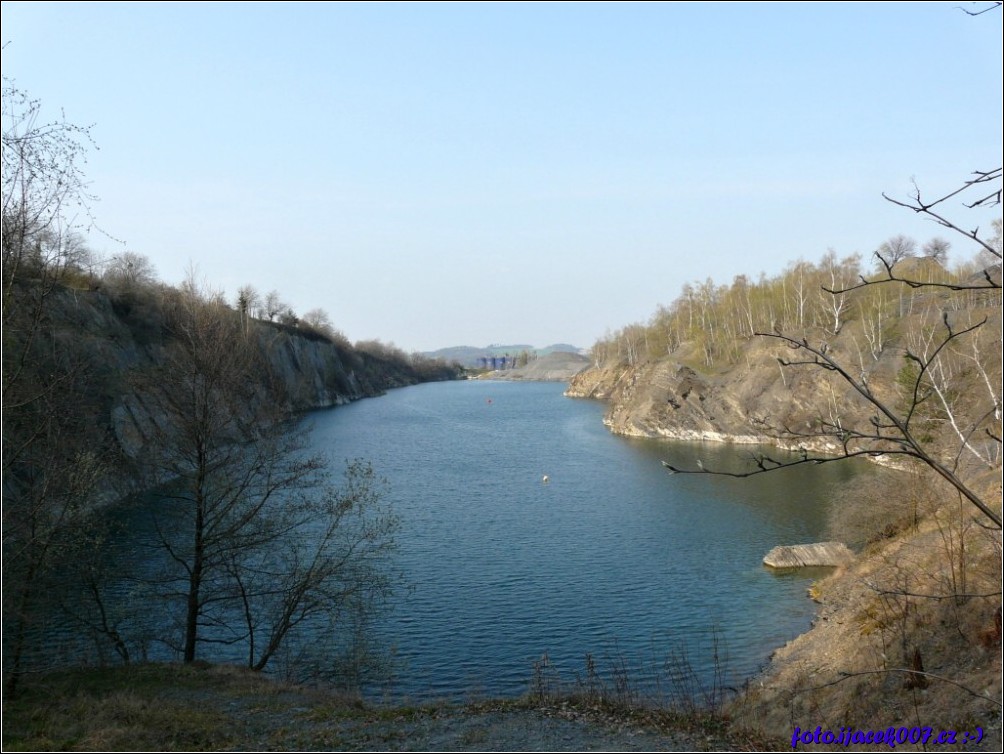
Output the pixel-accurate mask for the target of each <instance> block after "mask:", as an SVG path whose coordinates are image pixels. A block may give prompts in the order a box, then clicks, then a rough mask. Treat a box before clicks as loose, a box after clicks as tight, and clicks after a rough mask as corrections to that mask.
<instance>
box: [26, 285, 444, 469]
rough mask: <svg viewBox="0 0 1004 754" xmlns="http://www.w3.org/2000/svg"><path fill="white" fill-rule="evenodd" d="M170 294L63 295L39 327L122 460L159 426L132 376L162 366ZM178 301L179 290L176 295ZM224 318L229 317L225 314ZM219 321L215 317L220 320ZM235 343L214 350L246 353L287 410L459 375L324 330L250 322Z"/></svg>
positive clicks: (171, 337) (152, 403)
mask: <svg viewBox="0 0 1004 754" xmlns="http://www.w3.org/2000/svg"><path fill="white" fill-rule="evenodd" d="M170 295H172V294H164V295H162V296H161V297H160V298H158V297H156V296H155V295H154V292H152V291H142V292H139V293H132V294H122V293H117V294H108V293H105V292H104V291H102V290H75V289H65V290H61V291H57V292H55V293H54V294H53V295H50V296H49V298H48V302H47V306H48V307H49V308H48V311H47V315H46V317H47V318H46V321H47V322H48V323H49V327H50V328H51V329H50V333H51V337H52V339H53V341H54V342H55V343H57V344H59V346H60V347H61V349H62V357H63V358H64V359H70V360H72V361H73V362H74V368H73V374H74V375H76V379H77V380H78V381H79V382H80V383H81V384H83V385H86V390H87V393H88V397H89V400H90V401H91V402H92V404H93V405H92V409H93V421H94V422H96V423H97V424H99V425H101V426H103V427H106V428H107V433H106V437H107V438H108V440H107V441H108V442H109V444H110V445H111V446H112V447H110V448H107V449H106V450H111V451H113V452H117V453H119V454H121V456H123V457H124V458H132V459H135V458H137V457H138V456H139V455H140V454H141V453H142V448H143V446H144V444H145V441H146V439H147V438H148V437H150V436H151V435H152V434H155V433H152V432H151V431H150V430H151V429H152V428H153V427H154V426H156V425H158V424H160V423H162V421H163V420H162V417H161V416H160V409H158V408H157V404H158V401H157V400H151V398H150V396H149V392H150V389H151V386H150V384H149V381H144V380H143V379H140V378H139V377H140V376H141V375H143V374H144V373H150V372H153V371H156V370H157V369H163V368H164V367H165V365H166V364H167V363H168V361H167V360H168V354H169V353H170V351H171V349H172V348H173V347H174V344H175V342H176V340H177V338H178V331H176V330H175V328H174V327H173V326H172V314H171V307H172V305H177V304H176V302H174V303H173V304H172V301H171V299H170ZM173 295H176V294H173ZM221 316H224V317H236V316H237V315H236V313H234V312H232V311H224V313H223V315H221ZM221 322H222V320H221ZM240 335H241V339H242V342H227V341H226V340H222V341H221V343H220V345H219V347H220V348H224V349H225V348H252V349H254V350H255V351H256V353H257V354H258V355H259V356H260V360H259V362H258V363H259V364H260V365H261V369H260V372H259V373H254V374H247V375H246V379H247V381H248V382H249V383H252V384H253V383H255V382H262V383H264V382H266V381H267V382H268V383H269V386H270V389H269V390H268V391H263V392H262V395H263V396H264V395H266V394H267V395H268V396H270V397H271V398H272V399H275V398H278V400H280V401H281V405H282V406H283V407H284V408H285V409H286V410H287V411H289V412H299V411H306V410H311V409H317V408H326V407H331V406H337V405H342V404H345V403H348V402H351V401H355V400H359V399H361V398H366V397H370V396H376V395H380V394H382V393H383V392H385V391H386V390H388V389H390V388H395V387H403V386H405V385H412V384H416V383H418V382H423V381H429V380H444V379H456V378H457V377H458V376H459V374H458V370H456V369H453V368H450V367H447V366H442V365H435V364H432V363H430V364H426V365H422V366H421V367H416V366H415V365H413V364H409V363H407V362H405V361H402V360H398V359H393V358H390V357H387V358H384V357H381V356H380V355H377V354H373V353H368V352H363V351H359V350H356V349H353V348H352V347H351V346H349V345H348V344H346V343H339V342H334V341H333V340H332V339H330V338H327V337H325V336H323V335H321V334H318V333H316V332H311V331H301V330H297V329H296V328H294V327H290V326H283V325H279V324H274V323H270V322H263V321H257V320H250V321H248V322H246V323H245V325H244V326H243V327H242V328H241V330H240Z"/></svg>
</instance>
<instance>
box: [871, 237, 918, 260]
mask: <svg viewBox="0 0 1004 754" xmlns="http://www.w3.org/2000/svg"><path fill="white" fill-rule="evenodd" d="M916 251H917V242H916V241H914V240H913V239H912V238H910V237H909V236H904V235H898V236H893V237H892V238H890V239H889V240H888V241H885V242H883V244H882V245H881V246H879V247H878V250H877V251H876V252H875V256H876V257H877V258H878V260H879V264H880V265H881V266H882V267H890V268H891V267H895V266H896V265H897V264H898V263H899V262H902V261H903V260H904V259H906V258H907V257H912V256H914V255H915V253H916Z"/></svg>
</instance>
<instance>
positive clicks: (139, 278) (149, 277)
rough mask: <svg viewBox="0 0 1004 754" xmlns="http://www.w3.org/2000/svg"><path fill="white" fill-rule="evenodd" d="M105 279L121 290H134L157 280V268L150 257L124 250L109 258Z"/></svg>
mask: <svg viewBox="0 0 1004 754" xmlns="http://www.w3.org/2000/svg"><path fill="white" fill-rule="evenodd" d="M105 280H106V281H108V282H109V283H110V284H112V285H114V286H117V287H119V288H121V289H123V290H133V291H134V290H136V289H137V288H142V287H147V286H150V285H153V284H154V283H156V282H157V270H156V268H155V267H154V266H153V262H151V261H150V258H149V257H147V256H145V255H144V254H139V253H137V252H135V251H124V252H122V253H121V254H118V255H116V256H114V257H112V258H111V260H110V261H109V263H108V267H107V269H106V270H105Z"/></svg>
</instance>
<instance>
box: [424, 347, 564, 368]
mask: <svg viewBox="0 0 1004 754" xmlns="http://www.w3.org/2000/svg"><path fill="white" fill-rule="evenodd" d="M581 350H582V349H580V348H577V347H575V346H573V345H569V344H568V343H552V344H551V345H549V346H545V347H544V348H536V347H534V346H531V345H527V344H526V343H512V344H499V343H493V344H491V345H488V346H483V347H478V346H450V347H449V348H440V349H439V350H437V351H426V352H425V353H423V356H427V357H429V358H431V359H443V360H444V361H446V362H447V363H450V362H454V361H456V362H458V363H460V364H462V365H463V366H465V367H477V366H480V365H481V364H480V363H479V361H480V359H484V358H486V357H487V358H491V357H493V356H494V357H496V358H498V357H500V356H509V357H511V358H518V357H519V356H520V354H523V353H524V352H525V353H526V354H528V355H529V356H530V357H534V356H537V357H539V356H546V355H547V354H549V353H555V352H563V353H580V352H581Z"/></svg>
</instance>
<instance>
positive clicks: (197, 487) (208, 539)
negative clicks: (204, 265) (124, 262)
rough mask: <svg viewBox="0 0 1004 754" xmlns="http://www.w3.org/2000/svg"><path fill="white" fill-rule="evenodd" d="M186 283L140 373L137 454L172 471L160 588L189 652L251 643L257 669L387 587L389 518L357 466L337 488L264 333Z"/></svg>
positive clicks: (161, 517)
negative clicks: (316, 622) (160, 352)
mask: <svg viewBox="0 0 1004 754" xmlns="http://www.w3.org/2000/svg"><path fill="white" fill-rule="evenodd" d="M193 290H196V286H194V284H193V285H189V286H188V293H187V294H186V295H183V296H181V297H180V300H179V301H178V302H177V304H176V309H175V312H174V315H173V322H172V323H171V325H170V327H171V329H172V331H173V339H172V340H171V341H170V342H169V344H168V347H167V349H166V354H165V358H164V360H163V361H162V363H160V364H158V365H157V366H155V367H154V368H152V369H151V370H150V371H149V373H147V374H146V375H144V376H142V377H141V378H140V379H138V380H137V383H136V389H137V393H138V394H140V395H141V396H142V403H143V404H144V405H146V406H149V407H153V413H154V415H155V417H156V418H155V419H154V420H152V421H151V422H149V427H150V429H149V430H148V432H149V434H148V437H147V438H146V443H145V448H144V451H143V453H144V455H145V456H146V457H148V458H149V459H151V462H152V465H153V471H154V474H155V476H156V477H160V478H165V479H170V480H172V481H171V482H170V483H169V484H168V485H167V486H166V487H165V488H164V491H163V493H162V501H163V502H162V504H161V506H160V507H159V509H158V511H157V514H156V531H157V539H158V541H159V544H160V547H161V548H162V549H163V550H164V552H165V553H166V554H167V556H168V563H169V567H168V569H167V570H166V572H165V573H164V574H163V575H162V576H161V577H160V578H159V579H158V580H157V584H156V586H157V587H158V589H160V590H161V591H162V593H163V594H164V595H165V596H167V597H168V598H170V599H173V600H175V601H176V603H177V604H178V614H179V615H180V616H181V617H182V618H183V620H182V621H181V622H182V631H181V637H180V641H179V642H177V644H176V646H177V648H178V649H179V650H180V652H181V654H182V657H183V659H184V661H185V662H193V661H194V660H195V659H196V658H197V657H198V656H199V649H200V647H202V646H204V645H206V644H245V645H246V646H247V653H248V654H247V656H248V664H249V666H250V667H253V668H256V669H261V668H263V667H264V666H265V665H266V664H267V663H268V662H269V660H270V659H271V658H272V657H273V656H274V655H275V652H276V651H277V650H278V649H279V647H280V645H281V644H282V642H283V641H284V640H285V639H286V638H287V636H288V635H289V633H290V632H291V631H292V630H293V629H295V628H296V627H297V626H299V625H300V624H302V623H303V622H304V621H306V620H308V619H309V618H312V617H313V616H315V615H319V614H327V615H331V614H334V613H336V612H337V611H343V610H346V609H348V606H349V605H350V602H351V601H352V600H353V599H358V600H359V601H360V604H361V602H362V601H364V600H372V599H375V598H376V597H377V596H379V595H380V594H382V593H383V591H384V590H385V589H386V588H387V587H388V585H389V583H390V581H389V580H388V579H386V578H384V574H383V572H382V571H381V570H380V569H379V567H378V563H376V562H375V561H376V553H382V552H384V551H386V549H387V548H388V547H390V546H391V545H392V535H393V531H394V528H395V525H396V519H394V518H393V517H392V516H388V515H382V514H379V510H378V506H377V502H378V497H377V496H376V495H375V492H374V489H373V487H372V485H371V482H372V479H373V477H372V474H371V473H370V474H367V473H366V471H365V469H363V468H362V467H357V468H356V469H355V470H354V471H353V472H352V474H350V476H349V478H347V482H346V483H347V487H345V488H344V489H343V490H338V489H336V488H334V487H332V485H331V484H330V480H329V475H328V471H327V462H326V459H324V458H323V457H322V456H319V455H311V454H306V453H305V451H304V443H305V440H306V436H305V433H304V431H303V430H297V429H296V428H294V427H292V426H291V425H290V422H289V418H288V417H289V414H288V410H287V404H288V402H289V397H288V396H286V395H284V393H283V390H282V389H281V387H279V383H278V382H272V381H270V379H269V373H270V372H269V364H268V360H267V358H265V355H264V353H263V352H262V350H261V348H260V344H259V342H258V341H257V340H256V339H254V338H252V339H247V338H245V337H243V333H242V324H241V322H240V319H239V316H238V315H237V313H235V312H234V311H233V310H232V309H230V308H229V307H228V306H226V305H225V304H224V303H222V302H221V301H219V300H218V299H215V298H213V297H205V296H204V297H197V296H193V295H192V294H191V291H193ZM249 375H254V377H253V379H249ZM378 514H379V515H378Z"/></svg>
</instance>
